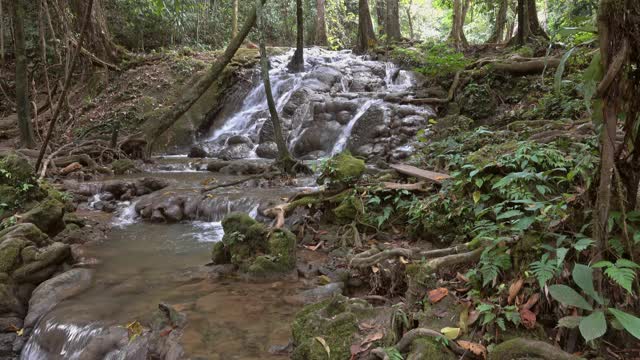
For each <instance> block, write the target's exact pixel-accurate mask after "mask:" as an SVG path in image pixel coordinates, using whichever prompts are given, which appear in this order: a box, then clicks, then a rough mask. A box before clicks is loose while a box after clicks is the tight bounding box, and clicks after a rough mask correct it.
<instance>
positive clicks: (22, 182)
mask: <svg viewBox="0 0 640 360" xmlns="http://www.w3.org/2000/svg"><path fill="white" fill-rule="evenodd" d="M44 197H46V193H45V192H44V191H42V190H41V189H40V187H39V186H38V183H37V181H36V178H35V173H34V170H33V167H32V166H31V164H30V163H29V161H28V160H27V159H25V158H24V157H22V156H20V155H19V154H17V153H6V154H0V220H1V219H3V218H6V217H8V216H11V215H13V214H14V213H15V212H16V211H18V210H20V209H24V208H25V207H27V205H28V204H29V203H32V202H33V201H37V200H40V199H42V198H44Z"/></svg>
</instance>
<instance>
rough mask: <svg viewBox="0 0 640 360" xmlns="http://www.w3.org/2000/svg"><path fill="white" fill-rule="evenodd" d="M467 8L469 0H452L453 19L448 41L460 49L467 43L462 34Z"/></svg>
mask: <svg viewBox="0 0 640 360" xmlns="http://www.w3.org/2000/svg"><path fill="white" fill-rule="evenodd" d="M468 10H469V0H453V21H452V26H451V33H449V41H450V42H451V43H452V44H453V45H454V46H455V47H456V48H457V49H462V48H465V47H467V46H468V45H469V43H468V42H467V38H466V37H465V36H464V20H465V18H466V16H467V11H468Z"/></svg>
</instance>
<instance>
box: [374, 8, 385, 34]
mask: <svg viewBox="0 0 640 360" xmlns="http://www.w3.org/2000/svg"><path fill="white" fill-rule="evenodd" d="M376 17H377V19H378V35H379V36H382V35H384V34H385V32H384V31H385V26H386V21H385V20H386V17H387V8H386V4H385V0H376Z"/></svg>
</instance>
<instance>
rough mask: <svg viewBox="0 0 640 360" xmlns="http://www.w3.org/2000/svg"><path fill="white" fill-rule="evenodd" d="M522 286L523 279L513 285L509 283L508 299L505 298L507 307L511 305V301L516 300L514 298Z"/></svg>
mask: <svg viewBox="0 0 640 360" xmlns="http://www.w3.org/2000/svg"><path fill="white" fill-rule="evenodd" d="M523 284H524V279H518V280H516V281H514V282H513V283H511V286H509V297H508V298H507V303H508V304H509V305H511V304H513V299H515V298H516V296H517V295H518V293H519V292H520V290H521V289H522V285H523Z"/></svg>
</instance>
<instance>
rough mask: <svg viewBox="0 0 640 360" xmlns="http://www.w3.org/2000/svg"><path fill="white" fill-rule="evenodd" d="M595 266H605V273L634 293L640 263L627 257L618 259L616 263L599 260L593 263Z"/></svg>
mask: <svg viewBox="0 0 640 360" xmlns="http://www.w3.org/2000/svg"><path fill="white" fill-rule="evenodd" d="M593 267H594V268H603V269H604V273H605V275H607V277H609V279H611V280H613V282H615V283H616V284H618V285H619V286H620V287H622V288H623V289H625V290H627V291H628V292H629V293H630V294H633V290H632V286H633V281H634V280H635V278H636V272H637V271H638V269H640V265H638V264H636V263H634V262H633V261H630V260H626V259H618V261H616V263H615V264H614V263H612V262H610V261H599V262H597V263H595V264H593Z"/></svg>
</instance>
